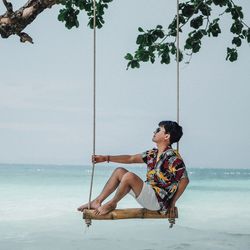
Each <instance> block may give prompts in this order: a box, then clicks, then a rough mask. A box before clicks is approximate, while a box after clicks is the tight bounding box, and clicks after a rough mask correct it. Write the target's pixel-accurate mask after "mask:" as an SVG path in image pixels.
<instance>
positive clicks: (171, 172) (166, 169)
mask: <svg viewBox="0 0 250 250" xmlns="http://www.w3.org/2000/svg"><path fill="white" fill-rule="evenodd" d="M157 154H158V149H157V148H153V149H151V150H147V151H146V152H143V153H142V159H143V161H144V162H145V163H146V164H147V176H146V177H147V179H146V182H147V183H148V184H150V185H151V186H152V187H153V189H154V191H155V194H156V197H157V199H158V202H159V204H160V207H161V210H162V211H165V210H167V208H168V206H169V201H170V199H171V198H172V197H173V195H174V194H175V192H176V190H177V188H178V184H179V181H180V179H181V178H184V177H187V171H186V167H185V164H184V162H183V160H182V158H181V156H180V155H179V154H178V153H177V152H175V151H174V150H173V148H172V147H170V146H168V147H167V148H166V149H165V150H164V151H163V153H162V154H161V155H160V157H159V159H158V161H157Z"/></svg>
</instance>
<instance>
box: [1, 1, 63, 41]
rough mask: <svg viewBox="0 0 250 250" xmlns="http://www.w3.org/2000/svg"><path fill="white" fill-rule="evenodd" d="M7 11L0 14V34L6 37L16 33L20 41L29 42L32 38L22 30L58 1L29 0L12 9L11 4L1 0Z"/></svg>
mask: <svg viewBox="0 0 250 250" xmlns="http://www.w3.org/2000/svg"><path fill="white" fill-rule="evenodd" d="M3 3H4V5H5V7H6V9H7V12H6V13H5V14H3V15H0V35H1V37H2V38H8V37H9V36H11V35H18V36H19V37H20V41H21V42H26V41H28V42H31V43H33V41H32V38H31V37H30V36H29V35H28V34H26V33H25V32H23V30H24V29H25V28H26V27H27V26H28V25H29V24H30V23H32V22H33V21H34V20H35V19H36V17H37V16H38V15H39V14H40V13H41V12H43V11H44V10H45V9H47V8H51V7H52V6H53V5H55V4H57V3H59V0H29V1H28V2H27V3H26V4H25V5H24V6H23V7H21V8H20V9H19V10H16V11H15V12H14V11H13V8H12V4H11V3H10V2H7V1H6V0H3Z"/></svg>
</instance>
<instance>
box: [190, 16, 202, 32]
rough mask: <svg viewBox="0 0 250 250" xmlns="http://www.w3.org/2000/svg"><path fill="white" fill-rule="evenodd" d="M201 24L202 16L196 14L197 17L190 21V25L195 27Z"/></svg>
mask: <svg viewBox="0 0 250 250" xmlns="http://www.w3.org/2000/svg"><path fill="white" fill-rule="evenodd" d="M202 25H203V16H198V17H196V18H194V19H192V20H191V22H190V26H191V27H193V28H195V29H198V28H199V27H200V26H202Z"/></svg>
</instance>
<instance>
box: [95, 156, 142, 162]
mask: <svg viewBox="0 0 250 250" xmlns="http://www.w3.org/2000/svg"><path fill="white" fill-rule="evenodd" d="M92 161H94V162H95V163H100V162H105V161H106V162H116V163H124V164H131V163H144V161H143V160H142V155H141V154H135V155H95V156H93V157H92Z"/></svg>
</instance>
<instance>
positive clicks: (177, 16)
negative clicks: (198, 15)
mask: <svg viewBox="0 0 250 250" xmlns="http://www.w3.org/2000/svg"><path fill="white" fill-rule="evenodd" d="M179 29H180V19H179V0H177V14H176V65H177V71H176V74H177V75H176V77H177V84H176V87H177V91H176V93H177V98H176V100H177V106H176V107H177V123H178V124H179V122H180V62H179V58H180V32H179ZM177 152H179V142H178V143H177Z"/></svg>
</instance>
